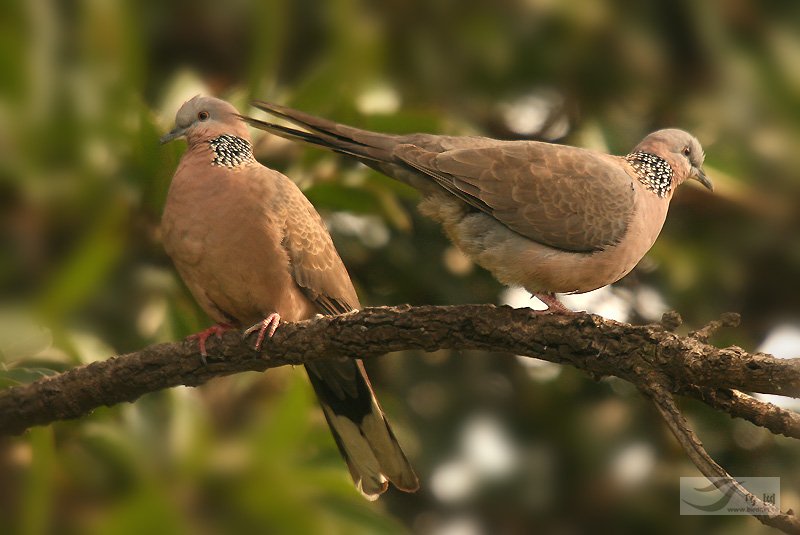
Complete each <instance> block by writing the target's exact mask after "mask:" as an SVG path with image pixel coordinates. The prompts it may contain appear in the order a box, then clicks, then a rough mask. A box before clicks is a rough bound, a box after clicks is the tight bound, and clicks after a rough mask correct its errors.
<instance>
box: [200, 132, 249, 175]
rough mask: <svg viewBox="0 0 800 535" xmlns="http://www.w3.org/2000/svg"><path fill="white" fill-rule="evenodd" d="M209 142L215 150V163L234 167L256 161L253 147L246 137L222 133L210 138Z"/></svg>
mask: <svg viewBox="0 0 800 535" xmlns="http://www.w3.org/2000/svg"><path fill="white" fill-rule="evenodd" d="M208 144H209V145H211V150H213V151H214V161H213V162H211V163H212V164H214V165H222V166H224V167H230V168H234V167H238V166H240V165H244V164H246V163H250V162H254V161H255V157H254V156H253V147H252V146H251V145H250V142H249V141H247V140H246V139H242V138H240V137H237V136H232V135H230V134H222V135H221V136H218V137H215V138H214V139H210V140H209V141H208Z"/></svg>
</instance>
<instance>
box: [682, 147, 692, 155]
mask: <svg viewBox="0 0 800 535" xmlns="http://www.w3.org/2000/svg"><path fill="white" fill-rule="evenodd" d="M682 152H683V155H684V156H686V157H687V158H688V157H689V156H691V154H692V149H690V148H689V147H683V151H682Z"/></svg>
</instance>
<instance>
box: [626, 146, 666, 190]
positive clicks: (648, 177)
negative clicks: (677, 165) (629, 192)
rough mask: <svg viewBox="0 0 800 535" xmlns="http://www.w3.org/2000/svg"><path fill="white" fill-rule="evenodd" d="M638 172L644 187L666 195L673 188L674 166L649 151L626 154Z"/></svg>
mask: <svg viewBox="0 0 800 535" xmlns="http://www.w3.org/2000/svg"><path fill="white" fill-rule="evenodd" d="M625 159H626V160H627V161H628V163H630V164H631V166H632V167H633V170H634V171H635V172H636V178H638V179H639V182H641V183H642V184H644V187H646V188H647V189H649V190H650V191H652V192H653V193H655V194H656V195H658V196H659V197H666V196H667V195H668V194H669V191H670V189H671V188H672V174H673V173H672V167H670V165H669V163H667V160H665V159H664V158H661V157H660V156H656V155H655V154H650V153H649V152H633V153H631V154H628V155H627V156H625Z"/></svg>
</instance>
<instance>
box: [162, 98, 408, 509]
mask: <svg viewBox="0 0 800 535" xmlns="http://www.w3.org/2000/svg"><path fill="white" fill-rule="evenodd" d="M178 137H185V138H186V139H187V141H188V149H187V150H186V152H185V154H184V155H183V157H182V158H181V161H180V164H179V165H178V169H177V171H176V172H175V176H174V177H173V179H172V183H171V185H170V189H169V194H168V197H167V201H166V205H165V207H164V214H163V219H162V230H163V239H164V247H165V249H166V251H167V253H168V254H169V255H170V256H171V257H172V259H173V261H174V263H175V267H176V268H177V270H178V273H179V274H180V276H181V277H182V278H183V280H184V281H185V282H186V285H187V286H188V288H189V290H190V291H191V292H192V294H193V295H194V297H195V299H196V300H197V302H198V303H199V304H200V306H201V307H202V308H203V309H204V310H205V311H206V313H207V314H208V315H209V316H210V317H211V318H212V319H213V320H214V321H216V322H218V325H216V326H214V327H212V328H210V329H207V330H206V331H203V332H202V333H199V334H198V335H195V336H196V337H197V338H198V339H199V343H200V350H201V353H202V354H205V342H206V339H207V338H208V337H209V336H211V335H212V334H219V333H220V332H221V331H222V330H225V329H227V328H231V327H243V326H248V325H251V324H253V327H252V328H251V329H249V330H248V331H252V330H257V331H259V338H258V341H257V342H256V345H257V346H260V344H261V342H262V338H263V337H264V336H271V335H272V333H273V332H274V330H275V328H276V327H277V325H278V322H279V321H280V319H281V318H282V319H284V320H288V321H298V320H303V319H308V318H311V317H313V316H314V315H316V314H318V313H322V314H339V313H343V312H347V311H350V310H353V309H356V308H358V307H359V306H360V305H359V301H358V297H357V296H356V292H355V289H354V288H353V284H352V282H351V281H350V277H349V276H348V274H347V270H346V269H345V267H344V264H343V263H342V260H341V259H340V258H339V255H338V254H337V252H336V249H335V248H334V245H333V242H332V241H331V237H330V235H329V234H328V231H327V230H326V228H325V225H324V223H323V221H322V219H321V218H320V216H319V214H318V213H317V212H316V210H314V207H313V206H312V205H311V203H310V202H309V201H308V199H306V197H305V196H304V195H303V194H302V193H301V192H300V190H299V189H298V188H297V186H296V185H295V184H294V182H292V181H291V180H290V179H289V178H287V177H286V176H284V175H282V174H281V173H279V172H277V171H273V170H271V169H268V168H267V167H264V166H263V165H261V164H259V163H258V162H257V161H256V160H255V158H254V157H253V152H252V149H251V143H250V135H249V133H248V131H247V127H246V125H245V124H244V123H243V122H241V121H240V120H239V116H238V114H237V111H236V109H235V108H234V107H233V106H231V105H230V104H228V103H227V102H224V101H222V100H218V99H215V98H210V97H200V96H197V97H194V98H193V99H191V100H189V101H187V102H186V103H184V104H183V106H182V107H181V108H180V110H179V111H178V113H177V116H176V118H175V128H174V129H173V130H172V131H171V132H169V133H168V134H167V135H165V136H164V137H163V138H162V143H165V142H167V141H170V140H172V139H175V138H178ZM306 370H307V371H308V376H309V378H310V380H311V384H312V385H313V387H314V390H315V392H316V394H317V397H318V399H319V402H320V404H321V405H322V409H323V412H324V414H325V418H326V419H327V421H328V425H329V426H330V428H331V432H332V433H333V436H334V438H335V440H336V444H337V445H338V447H339V450H340V451H341V454H342V456H343V457H344V459H345V461H346V462H347V465H348V467H349V469H350V473H351V475H352V477H353V480H354V481H355V483H356V486H357V487H358V489H359V490H360V491H361V492H362V493H363V494H364V495H365V496H366V497H367V498H369V499H375V498H377V497H378V496H379V495H380V494H381V493H382V492H384V491H385V490H386V489H387V486H388V482H387V480H388V481H391V482H392V483H393V484H394V485H395V486H396V487H397V488H399V489H401V490H404V491H414V490H416V489H417V488H418V482H417V477H416V475H415V474H414V471H413V469H412V468H411V466H410V464H409V462H408V461H407V459H406V457H405V455H404V454H403V451H402V450H401V449H400V445H399V444H398V442H397V439H396V438H395V436H394V434H393V432H392V430H391V428H390V427H389V424H388V422H387V421H386V419H385V417H384V414H383V411H382V410H381V407H380V405H379V404H378V401H377V399H376V398H375V395H374V393H373V391H372V387H371V385H370V382H369V379H368V378H367V375H366V373H365V371H364V366H363V364H362V363H361V361H360V360H355V359H347V358H345V359H341V360H319V361H316V362H314V363H313V364H306Z"/></svg>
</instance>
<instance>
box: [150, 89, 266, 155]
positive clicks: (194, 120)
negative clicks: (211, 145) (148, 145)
mask: <svg viewBox="0 0 800 535" xmlns="http://www.w3.org/2000/svg"><path fill="white" fill-rule="evenodd" d="M223 135H227V136H232V137H236V138H240V139H242V140H244V141H246V142H249V141H250V133H249V132H248V131H247V126H246V125H245V124H244V123H243V122H242V121H241V120H240V119H239V112H238V111H236V108H234V107H233V106H232V105H231V104H229V103H227V102H225V101H224V100H220V99H218V98H214V97H204V96H201V95H197V96H195V97H193V98H191V99H189V100H187V101H186V102H184V103H183V106H181V108H180V109H179V110H178V113H177V114H176V115H175V128H173V129H172V130H170V131H169V133H167V134H166V135H165V136H164V137H162V138H161V143H162V144H163V143H167V142H169V141H172V140H173V139H177V138H179V137H186V139H187V141H188V142H189V145H190V146H191V145H193V144H195V143H198V142H202V141H208V140H211V139H214V138H217V137H219V136H223Z"/></svg>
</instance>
